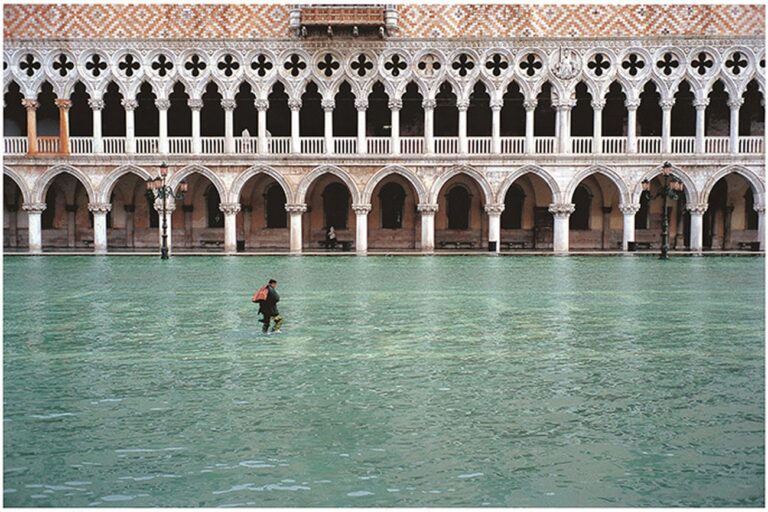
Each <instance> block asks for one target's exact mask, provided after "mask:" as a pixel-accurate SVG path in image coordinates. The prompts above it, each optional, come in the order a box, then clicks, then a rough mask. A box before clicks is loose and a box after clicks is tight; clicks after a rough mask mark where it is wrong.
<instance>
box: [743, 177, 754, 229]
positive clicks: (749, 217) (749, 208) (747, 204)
mask: <svg viewBox="0 0 768 512" xmlns="http://www.w3.org/2000/svg"><path fill="white" fill-rule="evenodd" d="M744 210H745V211H744V213H745V216H746V220H745V223H744V225H745V226H746V229H757V212H756V211H755V195H754V194H753V193H752V187H749V188H747V193H746V194H744Z"/></svg>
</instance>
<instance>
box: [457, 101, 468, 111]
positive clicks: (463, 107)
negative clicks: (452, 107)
mask: <svg viewBox="0 0 768 512" xmlns="http://www.w3.org/2000/svg"><path fill="white" fill-rule="evenodd" d="M456 108H457V109H459V112H466V111H467V110H469V100H457V101H456Z"/></svg>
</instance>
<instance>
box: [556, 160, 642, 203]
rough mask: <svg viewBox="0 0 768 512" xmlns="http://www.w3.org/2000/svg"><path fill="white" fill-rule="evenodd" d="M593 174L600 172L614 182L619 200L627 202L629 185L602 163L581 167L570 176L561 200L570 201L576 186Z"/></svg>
mask: <svg viewBox="0 0 768 512" xmlns="http://www.w3.org/2000/svg"><path fill="white" fill-rule="evenodd" d="M593 174H602V175H603V176H605V177H606V178H608V179H609V180H611V181H612V182H613V183H614V185H616V187H617V188H618V189H619V198H620V202H621V203H623V204H627V203H628V199H629V197H630V194H629V187H628V186H627V184H626V183H625V182H624V180H623V179H622V177H621V176H620V175H619V173H617V172H616V171H614V170H613V169H611V168H610V167H606V166H604V165H592V166H589V167H587V168H586V169H583V170H581V171H579V172H577V173H576V175H575V176H574V177H573V178H571V182H570V183H569V184H568V187H567V188H566V189H565V193H564V194H563V201H564V202H571V199H572V198H573V193H574V192H575V191H576V187H578V186H579V184H580V183H581V182H582V181H584V180H585V179H586V178H588V177H589V176H591V175H593ZM638 201H639V199H638Z"/></svg>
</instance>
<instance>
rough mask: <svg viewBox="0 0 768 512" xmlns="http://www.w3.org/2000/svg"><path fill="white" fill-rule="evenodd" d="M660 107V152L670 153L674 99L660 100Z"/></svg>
mask: <svg viewBox="0 0 768 512" xmlns="http://www.w3.org/2000/svg"><path fill="white" fill-rule="evenodd" d="M659 106H661V152H662V153H671V152H672V107H674V106H675V99H674V98H671V99H668V100H662V101H661V102H660V103H659Z"/></svg>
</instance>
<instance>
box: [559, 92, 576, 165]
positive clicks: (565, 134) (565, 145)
mask: <svg viewBox="0 0 768 512" xmlns="http://www.w3.org/2000/svg"><path fill="white" fill-rule="evenodd" d="M575 105H576V102H575V101H572V100H563V101H562V102H561V103H560V104H559V105H557V112H558V114H559V121H560V130H559V134H560V139H559V141H558V146H559V149H560V153H571V109H572V108H573V107H574V106H575Z"/></svg>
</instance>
